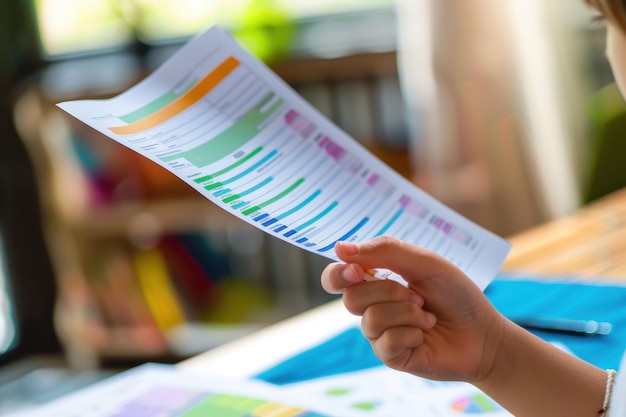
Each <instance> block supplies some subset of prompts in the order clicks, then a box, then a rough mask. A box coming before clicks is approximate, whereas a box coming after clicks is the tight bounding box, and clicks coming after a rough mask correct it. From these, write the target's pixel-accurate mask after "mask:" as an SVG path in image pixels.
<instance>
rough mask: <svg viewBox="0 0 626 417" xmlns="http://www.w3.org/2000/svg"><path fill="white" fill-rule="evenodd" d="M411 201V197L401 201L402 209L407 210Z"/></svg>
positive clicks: (403, 198)
mask: <svg viewBox="0 0 626 417" xmlns="http://www.w3.org/2000/svg"><path fill="white" fill-rule="evenodd" d="M410 201H411V199H410V198H409V197H402V198H401V199H400V207H402V208H406V206H408V205H409V202H410Z"/></svg>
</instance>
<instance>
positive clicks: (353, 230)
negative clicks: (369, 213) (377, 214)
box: [318, 217, 370, 252]
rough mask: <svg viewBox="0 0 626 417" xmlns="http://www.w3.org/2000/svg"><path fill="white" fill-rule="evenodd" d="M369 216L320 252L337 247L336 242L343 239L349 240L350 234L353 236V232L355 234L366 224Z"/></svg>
mask: <svg viewBox="0 0 626 417" xmlns="http://www.w3.org/2000/svg"><path fill="white" fill-rule="evenodd" d="M369 220H370V219H369V217H365V218H363V220H361V221H360V222H359V224H357V225H356V226H354V227H353V228H352V229H351V230H350V231H349V232H348V233H346V234H345V235H343V236H341V237H340V238H339V239H337V240H335V241H334V242H333V243H331V244H330V245H328V246H326V247H325V248H322V249H319V250H318V252H326V251H329V250H331V249H332V248H334V247H335V243H337V242H339V241H341V240H348V238H349V237H350V236H352V235H353V234H355V233H356V232H357V231H358V230H359V229H360V228H361V227H363V226H365V223H367V222H368V221H369Z"/></svg>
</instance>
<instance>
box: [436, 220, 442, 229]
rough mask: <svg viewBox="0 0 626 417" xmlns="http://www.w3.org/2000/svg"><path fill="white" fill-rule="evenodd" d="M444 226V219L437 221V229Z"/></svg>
mask: <svg viewBox="0 0 626 417" xmlns="http://www.w3.org/2000/svg"><path fill="white" fill-rule="evenodd" d="M442 225H443V219H439V220H437V223H435V227H436V228H437V229H440V228H441V226H442Z"/></svg>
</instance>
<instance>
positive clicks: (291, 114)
mask: <svg viewBox="0 0 626 417" xmlns="http://www.w3.org/2000/svg"><path fill="white" fill-rule="evenodd" d="M296 116H298V112H297V111H295V110H289V112H288V113H287V114H286V115H285V122H286V123H287V124H290V123H291V122H292V121H293V119H295V118H296Z"/></svg>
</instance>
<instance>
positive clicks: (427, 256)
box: [335, 236, 456, 283]
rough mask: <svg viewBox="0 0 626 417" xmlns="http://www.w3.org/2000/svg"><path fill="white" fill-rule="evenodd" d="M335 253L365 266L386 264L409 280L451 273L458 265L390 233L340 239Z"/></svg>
mask: <svg viewBox="0 0 626 417" xmlns="http://www.w3.org/2000/svg"><path fill="white" fill-rule="evenodd" d="M335 253H336V254H337V256H338V257H339V258H340V259H341V260H342V261H345V262H346V263H349V264H350V263H356V264H359V265H360V266H361V267H362V268H365V269H370V268H385V269H389V270H392V271H394V272H396V273H397V274H399V275H401V276H402V277H403V278H404V279H405V280H407V281H408V282H409V283H417V282H415V281H419V280H421V279H425V278H432V277H435V276H437V275H441V274H444V273H448V272H450V271H451V270H454V269H456V267H455V266H454V265H452V264H451V263H449V262H448V261H447V260H446V259H444V258H443V257H441V256H439V255H437V254H436V253H434V252H432V251H430V250H428V249H424V248H421V247H418V246H415V245H411V244H409V243H407V242H402V241H400V240H398V239H394V238H391V237H388V236H381V237H377V238H374V239H372V240H370V241H367V242H363V243H354V242H338V243H337V244H336V245H335Z"/></svg>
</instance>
